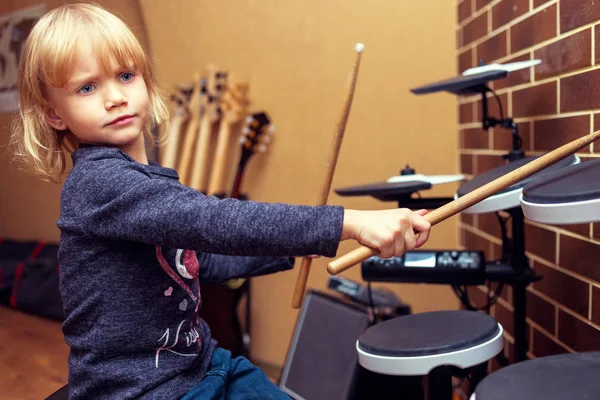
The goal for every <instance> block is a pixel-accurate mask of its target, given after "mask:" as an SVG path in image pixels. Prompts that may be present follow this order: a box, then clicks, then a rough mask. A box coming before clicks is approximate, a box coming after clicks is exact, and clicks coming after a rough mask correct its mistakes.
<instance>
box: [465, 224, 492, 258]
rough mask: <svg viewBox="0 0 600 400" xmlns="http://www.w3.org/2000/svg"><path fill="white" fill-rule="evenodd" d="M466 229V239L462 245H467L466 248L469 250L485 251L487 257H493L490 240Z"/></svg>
mask: <svg viewBox="0 0 600 400" xmlns="http://www.w3.org/2000/svg"><path fill="white" fill-rule="evenodd" d="M463 231H464V241H463V243H462V245H463V246H464V247H465V249H467V250H474V251H483V252H484V253H485V258H486V259H491V257H490V242H489V241H488V240H487V239H485V238H482V237H481V236H479V235H476V234H474V233H472V232H469V231H466V230H463Z"/></svg>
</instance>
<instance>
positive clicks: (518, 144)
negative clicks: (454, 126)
mask: <svg viewBox="0 0 600 400" xmlns="http://www.w3.org/2000/svg"><path fill="white" fill-rule="evenodd" d="M488 92H489V93H492V94H493V95H494V97H495V98H496V101H497V102H498V109H499V110H500V119H498V118H494V117H490V116H489V113H488V102H487V100H488V97H487V93H488ZM481 115H482V117H481V118H482V121H481V125H482V128H483V129H484V130H486V131H487V130H488V129H490V128H493V127H495V126H498V125H500V126H501V127H502V128H504V129H510V130H511V132H512V150H511V151H510V152H509V153H508V154H506V155H504V156H502V157H503V158H505V159H508V160H509V161H514V160H518V159H520V158H523V157H524V156H525V153H524V152H523V149H522V147H523V139H521V136H519V128H518V126H517V124H516V123H515V121H514V120H513V119H512V118H510V117H509V118H504V109H503V108H502V102H501V101H500V98H499V97H498V95H497V94H496V92H494V91H493V90H492V89H490V88H489V87H487V86H485V89H484V90H482V91H481Z"/></svg>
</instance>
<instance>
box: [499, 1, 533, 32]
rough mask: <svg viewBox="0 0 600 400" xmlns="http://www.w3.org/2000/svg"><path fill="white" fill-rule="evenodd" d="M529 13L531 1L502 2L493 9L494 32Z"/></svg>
mask: <svg viewBox="0 0 600 400" xmlns="http://www.w3.org/2000/svg"><path fill="white" fill-rule="evenodd" d="M528 11H529V0H502V1H501V2H500V3H498V4H496V5H495V6H494V7H492V30H494V31H495V30H496V29H498V28H500V27H502V26H504V25H506V24H508V23H509V22H510V21H512V20H513V19H515V18H517V17H519V16H521V15H523V14H525V13H526V12H528Z"/></svg>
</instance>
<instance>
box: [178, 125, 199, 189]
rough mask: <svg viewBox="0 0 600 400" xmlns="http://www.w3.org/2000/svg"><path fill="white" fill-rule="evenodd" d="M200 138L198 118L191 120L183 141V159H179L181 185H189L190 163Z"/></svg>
mask: <svg viewBox="0 0 600 400" xmlns="http://www.w3.org/2000/svg"><path fill="white" fill-rule="evenodd" d="M197 137H198V117H194V118H191V119H190V122H189V123H188V127H187V129H186V131H185V138H184V141H183V148H182V152H181V157H180V158H179V168H178V171H179V179H180V180H181V183H183V184H184V185H187V184H188V183H189V182H188V181H189V179H188V177H189V173H190V162H191V160H192V152H193V150H194V143H195V142H196V138H197Z"/></svg>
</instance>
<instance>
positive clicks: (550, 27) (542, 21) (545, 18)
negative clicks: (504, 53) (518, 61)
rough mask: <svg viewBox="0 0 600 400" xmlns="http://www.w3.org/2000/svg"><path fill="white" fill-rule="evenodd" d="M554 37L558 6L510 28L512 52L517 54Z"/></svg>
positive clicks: (551, 7)
mask: <svg viewBox="0 0 600 400" xmlns="http://www.w3.org/2000/svg"><path fill="white" fill-rule="evenodd" d="M561 8H562V7H561ZM554 36H556V4H554V5H551V6H550V7H547V8H544V9H543V10H540V11H538V12H537V13H535V14H533V15H532V16H531V17H529V18H527V19H524V20H523V21H521V22H519V23H518V24H516V25H514V26H512V27H511V28H510V51H511V52H513V53H516V52H518V51H520V50H523V49H526V48H528V47H531V46H534V45H536V44H538V43H541V42H543V41H545V40H548V39H551V38H553V37H554Z"/></svg>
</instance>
